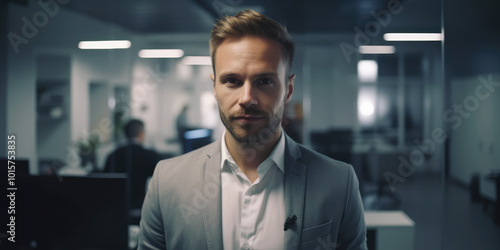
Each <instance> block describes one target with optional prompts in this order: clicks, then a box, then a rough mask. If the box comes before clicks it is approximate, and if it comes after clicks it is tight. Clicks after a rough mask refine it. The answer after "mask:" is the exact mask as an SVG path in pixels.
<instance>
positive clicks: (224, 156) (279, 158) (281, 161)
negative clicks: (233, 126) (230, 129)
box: [220, 130, 285, 173]
mask: <svg viewBox="0 0 500 250" xmlns="http://www.w3.org/2000/svg"><path fill="white" fill-rule="evenodd" d="M226 131H227V130H224V133H222V140H221V166H220V167H221V169H223V167H224V163H225V162H226V160H227V161H228V162H230V163H232V164H233V165H234V166H236V163H235V162H234V159H233V157H232V156H231V153H229V150H228V149H227V145H226V140H225V136H226ZM269 161H273V162H274V163H275V164H276V165H277V166H278V168H279V169H280V170H281V171H282V172H283V173H285V136H284V135H283V131H281V135H280V139H279V140H278V143H277V144H276V146H274V149H273V151H272V152H271V154H270V155H269V157H268V158H267V159H266V160H264V161H263V162H262V163H261V164H260V165H259V168H260V167H261V166H263V165H265V164H266V162H269ZM257 171H258V172H259V169H258V170H257Z"/></svg>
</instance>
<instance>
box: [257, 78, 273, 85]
mask: <svg viewBox="0 0 500 250" xmlns="http://www.w3.org/2000/svg"><path fill="white" fill-rule="evenodd" d="M257 84H258V85H260V86H269V87H270V86H274V84H275V82H274V80H273V79H271V78H267V77H266V78H260V79H259V80H257Z"/></svg>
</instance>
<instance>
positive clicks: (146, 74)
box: [0, 0, 500, 249]
mask: <svg viewBox="0 0 500 250" xmlns="http://www.w3.org/2000/svg"><path fill="white" fill-rule="evenodd" d="M1 5H2V6H1V8H0V9H1V12H2V14H1V18H2V21H1V22H0V23H1V26H0V29H1V31H2V32H1V33H2V34H3V38H2V39H1V46H0V50H1V53H0V54H1V55H2V57H1V60H0V76H1V78H2V79H1V81H0V82H1V83H2V85H1V90H0V96H1V98H0V117H1V120H2V122H1V123H0V132H1V133H0V134H1V135H2V140H3V141H4V142H2V143H0V156H2V159H5V158H7V157H8V156H9V155H8V151H9V150H10V149H9V148H8V145H9V144H8V143H7V142H8V141H9V140H10V139H8V136H9V135H15V145H16V147H15V155H16V159H18V160H19V161H20V163H19V164H18V166H19V167H18V168H17V174H18V176H20V175H21V173H22V172H23V171H25V172H26V175H30V176H40V178H38V179H37V180H36V181H33V182H30V183H32V184H33V183H39V184H40V185H48V184H43V183H44V180H45V181H47V180H48V182H50V185H51V187H50V188H46V189H44V190H45V191H46V192H51V191H54V192H59V191H60V190H59V191H58V185H59V187H61V185H64V187H65V188H66V189H67V190H74V193H64V194H62V193H61V194H60V195H61V196H62V195H69V196H71V195H74V196H75V197H77V198H76V199H75V200H78V199H80V198H81V200H83V201H85V202H89V203H91V202H99V201H95V200H99V199H101V200H108V201H109V200H112V201H113V202H103V203H102V204H101V203H100V204H99V205H96V206H93V207H91V208H88V209H87V208H86V209H80V208H78V206H80V205H76V204H73V205H72V206H68V203H58V202H57V197H58V196H54V197H56V198H54V197H52V199H53V200H52V201H53V202H52V204H56V205H53V206H52V208H51V209H52V210H51V211H65V212H64V213H63V212H60V214H57V212H54V213H56V214H53V216H55V218H56V217H59V218H65V219H69V220H70V221H71V219H70V218H73V217H75V216H76V217H78V216H84V218H86V219H88V220H90V219H91V218H92V214H95V215H96V216H97V215H99V216H100V217H99V220H102V221H101V222H102V223H101V225H102V228H104V229H102V228H101V229H102V230H101V231H100V233H99V234H90V236H89V237H91V238H92V237H93V238H94V240H93V241H92V242H91V243H85V244H90V245H91V246H95V247H96V248H102V249H116V248H115V246H116V245H112V243H109V242H121V243H116V244H123V245H120V246H124V247H125V248H130V249H134V248H135V247H136V244H137V242H136V240H137V234H138V226H137V225H138V221H139V219H140V213H137V211H135V213H133V212H131V211H129V210H127V208H126V200H127V197H126V196H127V195H126V193H124V192H125V191H123V192H121V190H122V189H123V190H125V189H124V187H125V186H126V179H127V176H126V175H121V174H109V175H107V174H105V173H102V171H103V169H104V165H105V161H106V157H107V155H109V154H110V153H111V152H112V151H113V150H115V149H116V148H117V147H118V146H120V145H122V144H123V143H124V141H125V137H124V135H123V126H124V124H125V123H126V122H127V121H128V120H129V119H131V118H136V119H140V120H142V121H143V122H144V124H145V135H146V137H145V142H144V143H143V145H144V147H145V148H149V149H153V150H155V151H156V152H158V154H159V155H160V156H161V157H162V158H163V159H167V158H171V157H175V156H177V155H180V154H183V153H184V152H186V151H189V150H192V149H194V148H196V147H198V146H200V145H198V144H199V143H198V142H200V141H197V140H196V139H201V142H200V143H201V144H204V143H206V142H207V141H206V140H205V139H206V138H207V136H208V138H209V139H210V140H211V141H213V140H216V139H218V138H220V137H221V136H222V133H223V131H224V128H223V126H222V124H221V122H220V119H219V114H218V109H217V103H216V101H215V99H214V97H213V92H212V81H211V79H210V77H209V75H210V74H211V72H212V66H211V62H210V59H209V58H208V56H209V48H208V40H209V37H210V30H211V28H212V27H213V24H214V22H215V20H216V19H217V18H219V17H220V16H223V15H233V14H235V13H237V12H239V11H241V10H244V9H253V10H255V11H258V12H261V13H263V14H265V15H268V16H269V17H271V18H273V19H275V20H278V21H280V22H281V23H283V24H285V25H286V26H287V28H288V31H289V32H290V33H291V35H292V38H293V40H294V41H295V44H296V54H295V60H294V67H293V72H294V73H295V74H296V80H295V90H294V94H293V97H292V99H291V101H290V103H289V104H288V105H287V107H286V118H285V119H284V124H283V126H284V129H285V131H286V132H287V134H288V135H290V136H291V137H292V138H294V139H295V140H296V141H298V142H301V143H302V144H304V145H305V146H307V147H310V148H312V149H314V150H316V151H318V152H320V153H323V154H325V155H327V156H329V157H332V158H334V159H338V160H341V161H345V162H348V163H350V164H352V165H353V167H354V169H355V171H356V174H357V176H358V178H359V181H360V191H361V195H362V197H363V204H364V206H365V212H366V213H368V214H367V216H368V217H366V218H367V221H370V223H371V224H370V225H368V231H369V232H368V238H369V247H370V249H498V247H499V246H500V237H498V236H499V235H500V222H499V221H500V218H499V217H500V215H499V209H500V206H499V202H500V201H499V198H498V197H499V192H498V190H499V187H498V186H499V185H500V183H499V182H500V181H499V178H500V177H499V175H500V165H499V162H500V152H499V151H500V132H499V131H500V130H499V129H498V128H500V112H498V109H497V108H498V107H500V88H499V85H500V84H499V82H500V46H499V44H500V26H499V25H500V17H499V15H498V14H497V13H498V12H499V11H500V4H499V3H498V2H497V1H489V0H479V1H466V0H458V1H451V0H443V1H431V0H421V1H411V0H404V1H403V0H401V1H397V0H356V1H333V0H332V1H319V0H316V1H298V0H297V1H284V0H277V1H262V0H216V1H212V0H187V1H170V0H168V1H153V0H149V1H133V0H122V1H112V0H106V1H102V0H101V1H97V0H90V1H83V0H50V1H47V0H40V1H34V0H33V1H31V0H7V1H2V3H1ZM401 33H419V34H422V33H425V34H427V35H429V36H428V37H427V38H423V40H422V39H421V40H418V39H419V38H417V40H413V41H408V40H405V39H408V38H404V37H403V38H402V39H401V38H400V37H399V38H398V37H396V38H394V39H391V34H392V35H398V34H401ZM398 39H400V40H398ZM85 41H122V43H119V45H118V46H122V47H121V48H118V49H87V48H85V47H84V45H85V43H81V42H85ZM115 45H116V44H115ZM376 46H380V47H376ZM160 49H168V50H169V51H168V53H169V54H168V55H166V56H165V55H164V56H163V57H162V56H158V55H152V56H151V55H148V54H147V53H148V52H151V50H160ZM148 50H149V51H148ZM158 57H162V58H158ZM166 57H169V58H166ZM207 58H208V59H207ZM185 106H187V107H188V108H187V111H186V112H185V117H184V118H185V120H186V123H187V126H188V127H189V131H187V132H191V133H187V134H186V133H184V135H183V136H179V135H178V133H179V132H178V129H177V127H176V120H177V119H178V117H179V115H180V113H181V111H182V110H183V108H184V107H185ZM95 140H97V141H95ZM193 142H195V143H194V144H196V145H194V144H192V143H193ZM186 143H191V144H190V145H191V148H189V147H188V148H186ZM193 145H194V146H193ZM82 151H86V152H87V153H88V154H83V153H82ZM89 152H90V153H89ZM89 155H90V158H89V157H88V156H89ZM2 162H3V161H2ZM5 164H7V163H5ZM23 166H24V167H25V168H26V169H25V170H23V169H22V168H23ZM6 176H7V173H6ZM85 177H88V179H90V181H89V180H88V179H85ZM2 178H4V177H2ZM18 178H21V177H18ZM26 178H28V177H26ZM90 183H91V184H90ZM26 185H27V186H26V187H28V184H26ZM33 185H34V184H33ZM111 187H112V188H111ZM99 190H107V192H99ZM93 192H95V194H96V195H97V194H98V193H99V194H101V197H97V196H93V194H94V193H93ZM22 194H23V193H22V189H21V188H20V190H19V195H20V196H21V195H22ZM90 194H92V195H90ZM96 197H97V198H96ZM93 198H94V201H92V200H93ZM18 199H20V201H22V200H23V199H24V200H26V202H28V201H27V200H28V198H22V197H19V198H18ZM45 203H46V202H44V201H40V206H42V204H45ZM81 203H82V202H80V203H78V204H81ZM26 204H27V203H26ZM57 204H59V205H60V206H64V209H61V207H58V206H57ZM70 205H71V204H70ZM82 206H83V205H82ZM19 209H20V210H21V211H22V209H23V208H19ZM24 209H26V208H24ZM74 211H82V213H86V214H85V215H80V214H78V213H76V212H74ZM89 211H91V212H89ZM102 211H107V212H106V213H101V212H102ZM139 212H140V211H139ZM33 213H34V212H33ZM20 215H21V216H22V215H23V214H22V212H21V214H20ZM24 215H26V216H25V218H30V219H33V220H36V221H37V222H39V221H40V220H38V219H37V218H35V217H37V216H31V217H30V216H29V215H27V214H24ZM2 216H3V215H2ZM41 216H42V215H41V214H38V217H41ZM85 216H87V217H85ZM120 216H121V217H120ZM131 217H133V218H132V219H131ZM108 218H109V219H117V218H118V221H119V223H114V221H111V222H109V221H108V222H106V220H107V219H108ZM24 220H28V219H24ZM19 223H21V224H20V225H22V223H23V222H22V221H21V222H19ZM24 223H28V224H29V223H30V222H29V221H25V222H24ZM61 223H62V222H61ZM112 223H114V224H113V225H112V226H110V224H112ZM63 224H64V223H63ZM85 225H86V227H88V228H92V230H94V229H96V228H98V227H96V226H95V225H93V226H92V225H89V224H85ZM64 226H67V225H66V224H64V225H62V224H61V225H59V224H57V225H56V226H54V227H58V228H64ZM19 227H20V226H19ZM113 228H115V229H116V230H112V229H113ZM38 229H39V230H40V231H38V232H28V231H29V230H27V229H26V231H22V229H19V230H21V232H19V234H21V233H22V232H26V235H28V234H29V235H30V236H29V237H33V239H35V238H36V239H41V238H42V237H41V236H40V235H45V236H46V237H45V238H47V237H48V238H51V237H53V238H54V239H57V240H60V241H64V238H65V237H66V236H64V235H66V234H65V232H64V230H59V231H58V233H59V234H60V235H63V236H61V237H56V236H54V235H46V234H42V233H41V231H43V229H42V228H38ZM108 229H109V231H106V230H108ZM75 230H76V229H75ZM89 231H90V230H89ZM111 231H113V233H111ZM106 232H108V233H109V235H106ZM19 234H18V235H19ZM56 234H57V233H56ZM98 235H100V236H98ZM103 235H105V237H102V236H103ZM19 237H21V238H22V237H23V236H19ZM29 237H28V236H25V238H29ZM68 237H71V236H68ZM112 238H113V239H114V240H113V241H111V240H109V242H108V243H109V244H108V245H105V244H104V245H102V244H103V243H102V242H105V241H107V239H112ZM33 239H31V240H29V244H30V245H31V247H32V248H35V249H36V246H37V244H38V245H41V243H37V242H36V240H33ZM57 240H56V241H57ZM40 241H42V240H40ZM0 244H2V243H0ZM82 244H83V243H82ZM384 244H385V245H384ZM391 247H392V248H391Z"/></svg>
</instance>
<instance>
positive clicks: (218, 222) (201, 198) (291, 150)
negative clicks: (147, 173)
mask: <svg viewBox="0 0 500 250" xmlns="http://www.w3.org/2000/svg"><path fill="white" fill-rule="evenodd" d="M220 148H221V142H220V140H218V141H216V142H214V143H212V144H210V145H207V146H205V147H203V148H200V149H198V150H196V151H193V152H190V153H188V154H185V155H182V156H179V157H176V158H172V159H168V160H163V161H160V162H159V163H158V165H157V166H156V169H155V172H154V174H153V178H152V179H151V182H150V183H149V188H148V191H147V194H146V198H145V200H144V204H143V207H142V219H141V224H140V226H141V233H140V236H139V249H217V250H218V249H222V248H223V243H222V212H221V211H222V205H221V179H220V171H221V168H220V166H221V152H220ZM284 178H285V180H284V189H285V215H286V217H287V218H288V217H291V216H293V215H295V216H296V217H297V219H296V222H295V223H294V224H293V225H292V226H291V227H290V228H289V229H288V230H287V231H286V232H285V249H366V227H365V221H364V213H363V205H362V202H361V197H360V194H359V189H358V180H357V178H356V175H355V173H354V170H353V168H352V167H351V166H350V165H347V164H345V163H342V162H339V161H335V160H332V159H330V158H328V157H326V156H323V155H321V154H318V153H316V152H314V151H312V150H310V149H307V148H305V147H303V146H302V145H300V144H297V143H295V142H294V141H293V140H292V139H290V138H289V137H288V136H286V140H285V177H284ZM285 220H286V218H283V222H285Z"/></svg>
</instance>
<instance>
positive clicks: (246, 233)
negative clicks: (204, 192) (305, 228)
mask: <svg viewBox="0 0 500 250" xmlns="http://www.w3.org/2000/svg"><path fill="white" fill-rule="evenodd" d="M225 134H226V132H224V133H223V135H222V143H221V147H222V148H221V156H222V158H221V181H222V183H221V184H222V240H223V245H224V249H225V250H230V249H283V248H284V239H285V232H284V230H283V224H284V223H285V201H284V185H283V180H284V176H285V138H284V136H283V133H282V134H281V137H280V139H279V141H278V143H277V144H276V146H275V148H274V149H273V151H272V152H271V154H270V155H269V157H268V158H267V159H266V160H265V161H263V162H262V163H261V164H260V165H259V167H258V168H257V173H258V177H257V179H256V180H255V181H254V183H251V182H250V180H249V179H248V178H247V176H246V175H245V174H244V173H243V172H242V171H241V170H240V169H239V168H238V166H237V165H236V163H235V162H234V159H233V157H232V156H231V154H230V153H229V151H228V149H227V146H226V142H225V139H224V138H225Z"/></svg>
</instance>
